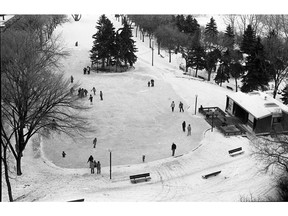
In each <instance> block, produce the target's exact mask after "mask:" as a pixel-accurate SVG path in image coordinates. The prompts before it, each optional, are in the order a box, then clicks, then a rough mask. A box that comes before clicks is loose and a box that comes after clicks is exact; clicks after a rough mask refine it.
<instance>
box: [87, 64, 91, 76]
mask: <svg viewBox="0 0 288 216" xmlns="http://www.w3.org/2000/svg"><path fill="white" fill-rule="evenodd" d="M90 69H91V68H90V67H89V66H87V74H90Z"/></svg>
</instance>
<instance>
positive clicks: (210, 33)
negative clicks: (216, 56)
mask: <svg viewBox="0 0 288 216" xmlns="http://www.w3.org/2000/svg"><path fill="white" fill-rule="evenodd" d="M204 36H205V38H204V41H205V42H206V43H207V45H208V46H209V48H211V47H212V46H213V45H214V46H215V45H216V44H217V39H218V30H217V25H216V22H215V20H214V19H213V17H211V19H210V22H209V23H207V25H206V27H205V31H204Z"/></svg>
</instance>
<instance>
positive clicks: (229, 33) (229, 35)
mask: <svg viewBox="0 0 288 216" xmlns="http://www.w3.org/2000/svg"><path fill="white" fill-rule="evenodd" d="M234 43H235V35H234V31H233V29H232V27H231V26H230V25H228V26H227V28H226V31H225V33H224V46H225V47H227V48H228V49H229V50H230V51H231V50H232V49H233V46H234Z"/></svg>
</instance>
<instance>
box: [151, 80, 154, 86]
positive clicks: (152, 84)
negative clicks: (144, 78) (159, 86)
mask: <svg viewBox="0 0 288 216" xmlns="http://www.w3.org/2000/svg"><path fill="white" fill-rule="evenodd" d="M151 87H154V80H153V79H151Z"/></svg>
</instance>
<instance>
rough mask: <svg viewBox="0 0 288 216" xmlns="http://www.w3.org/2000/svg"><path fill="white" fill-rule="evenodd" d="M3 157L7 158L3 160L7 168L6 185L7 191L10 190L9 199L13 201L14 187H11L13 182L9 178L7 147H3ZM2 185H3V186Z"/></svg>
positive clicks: (5, 168)
mask: <svg viewBox="0 0 288 216" xmlns="http://www.w3.org/2000/svg"><path fill="white" fill-rule="evenodd" d="M3 151H4V152H3V157H4V158H5V160H3V164H4V170H5V180H6V185H7V191H8V196H9V201H10V202H13V196H12V188H11V183H10V179H9V174H8V172H9V169H8V164H7V160H6V159H7V147H6V148H3ZM1 187H2V186H1Z"/></svg>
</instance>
